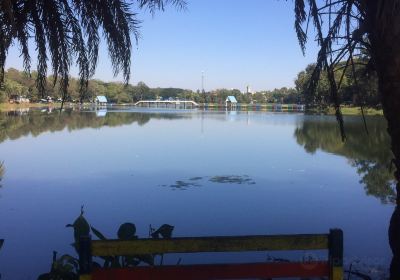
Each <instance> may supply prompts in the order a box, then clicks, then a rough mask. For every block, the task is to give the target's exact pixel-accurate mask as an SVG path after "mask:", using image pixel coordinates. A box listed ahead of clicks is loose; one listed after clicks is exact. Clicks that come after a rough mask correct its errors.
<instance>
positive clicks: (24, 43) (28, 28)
mask: <svg viewBox="0 0 400 280" xmlns="http://www.w3.org/2000/svg"><path fill="white" fill-rule="evenodd" d="M134 4H135V5H134ZM166 4H172V5H174V6H176V7H179V8H184V7H185V5H186V4H185V1H184V0H135V1H133V0H132V1H126V0H90V1H87V0H1V1H0V27H1V28H0V85H1V84H2V83H3V81H4V66H5V61H6V57H7V51H8V49H9V48H10V46H11V45H12V43H13V42H17V43H18V44H19V45H20V47H21V55H22V57H23V62H24V67H25V70H26V71H27V72H29V70H30V67H31V50H30V49H29V45H28V42H29V40H30V38H32V37H33V40H34V42H35V44H36V51H37V72H38V75H37V80H36V86H37V88H38V90H39V92H41V93H42V95H44V94H45V85H46V74H47V68H48V60H50V62H51V67H52V72H53V75H54V84H56V82H57V81H58V80H59V82H60V88H61V92H62V96H63V100H65V99H66V98H67V93H68V92H67V89H68V82H69V79H68V75H69V71H70V66H71V65H72V64H73V63H75V64H76V65H77V66H78V68H79V75H80V98H81V101H82V100H83V98H84V97H85V92H86V88H87V85H88V79H89V78H90V77H91V76H92V75H93V74H94V72H95V69H96V65H97V60H98V51H99V42H100V34H99V32H100V31H102V32H103V37H104V39H105V41H106V43H107V47H108V53H109V56H110V58H111V62H112V66H113V72H114V75H117V74H118V73H119V72H120V71H122V73H123V77H124V79H125V81H126V82H127V81H128V80H129V77H130V74H131V73H130V66H131V51H132V41H131V35H132V34H133V37H134V38H135V39H136V40H137V39H138V37H139V32H138V28H139V24H140V21H139V20H138V19H137V13H135V12H133V7H136V9H148V10H149V11H150V12H151V13H154V12H155V11H156V10H163V9H164V7H165V5H166Z"/></svg>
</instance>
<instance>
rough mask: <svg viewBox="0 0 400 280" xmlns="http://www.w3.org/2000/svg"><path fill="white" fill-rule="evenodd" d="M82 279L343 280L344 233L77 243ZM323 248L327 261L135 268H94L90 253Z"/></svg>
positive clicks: (118, 254)
mask: <svg viewBox="0 0 400 280" xmlns="http://www.w3.org/2000/svg"><path fill="white" fill-rule="evenodd" d="M79 247H80V254H79V261H80V273H81V276H80V279H81V280H84V279H86V280H88V279H91V280H108V279H115V280H122V279H140V280H158V279H177V280H179V279H182V280H183V279H185V280H189V279H191V280H200V279H243V278H264V279H265V278H268V279H269V278H282V277H323V276H327V277H329V279H332V280H339V279H340V280H342V279H343V232H342V230H340V229H332V230H330V232H329V234H295V235H256V236H219V237H185V238H170V239H137V240H129V241H124V240H94V241H92V240H91V239H90V237H84V238H82V239H81V241H80V246H79ZM290 250H327V251H328V256H327V261H308V262H287V263H286V262H282V263H279V262H278V263H277V262H273V263H268V262H267V263H244V264H218V265H217V264H211V265H179V266H176V265H175V266H171V265H165V266H139V267H135V268H117V269H96V270H93V271H92V267H91V266H92V256H103V257H105V256H129V255H145V254H167V253H200V252H244V251H290Z"/></svg>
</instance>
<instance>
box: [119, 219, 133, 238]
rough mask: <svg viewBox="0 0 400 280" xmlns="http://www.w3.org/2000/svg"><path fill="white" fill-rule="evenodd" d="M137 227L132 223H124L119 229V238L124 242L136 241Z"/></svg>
mask: <svg viewBox="0 0 400 280" xmlns="http://www.w3.org/2000/svg"><path fill="white" fill-rule="evenodd" d="M135 233H136V226H135V225H134V224H132V223H124V224H122V225H121V226H120V227H119V229H118V233H117V234H118V238H119V239H122V240H132V239H136V238H137V236H136V235H135Z"/></svg>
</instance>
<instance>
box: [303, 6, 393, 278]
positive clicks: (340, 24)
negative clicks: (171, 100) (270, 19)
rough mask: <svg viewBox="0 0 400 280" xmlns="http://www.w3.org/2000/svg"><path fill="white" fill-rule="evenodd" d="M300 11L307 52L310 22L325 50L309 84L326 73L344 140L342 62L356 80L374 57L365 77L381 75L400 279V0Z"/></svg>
mask: <svg viewBox="0 0 400 280" xmlns="http://www.w3.org/2000/svg"><path fill="white" fill-rule="evenodd" d="M295 14H296V19H295V29H296V32H297V37H298V39H299V42H300V46H301V48H302V50H303V52H304V49H305V44H306V42H307V28H308V26H309V23H310V22H311V23H312V25H313V26H314V27H315V30H316V34H317V35H316V40H317V42H318V44H319V46H320V50H319V53H318V59H317V64H316V67H315V71H314V72H313V76H312V79H311V82H310V85H309V86H310V90H311V91H313V90H315V88H316V86H317V84H318V80H319V76H320V74H321V72H322V71H323V70H325V71H327V73H328V78H329V82H330V92H331V95H332V100H333V104H334V106H335V108H336V117H337V119H338V121H339V124H340V128H341V133H342V137H343V139H345V131H344V128H343V119H342V115H341V113H340V107H339V106H340V100H339V96H338V88H340V86H341V82H342V78H341V79H340V80H339V81H338V82H336V81H335V76H334V74H335V73H334V72H335V70H336V69H337V66H338V64H339V62H340V61H343V60H344V61H346V64H345V66H343V67H344V68H345V69H347V68H348V67H350V69H352V71H353V74H354V75H353V76H354V78H355V81H356V83H357V76H356V75H355V74H356V73H355V70H354V69H355V67H354V66H355V64H356V63H357V62H356V59H355V58H356V57H363V58H364V59H365V58H368V59H369V60H368V62H367V66H368V67H367V70H368V71H366V73H365V75H368V74H369V73H368V72H369V71H376V73H377V75H378V80H379V91H380V98H381V102H382V106H383V112H384V115H385V117H386V119H387V121H388V129H387V130H388V133H389V135H390V137H391V149H392V152H393V154H394V159H393V163H394V165H395V167H396V171H395V178H396V180H397V185H396V192H397V197H396V202H397V207H396V209H395V211H394V213H393V215H392V218H391V222H390V228H389V242H390V246H391V249H392V251H393V261H392V265H391V279H400V114H399V111H400V0H323V1H317V0H295ZM304 27H306V28H305V29H304ZM344 72H345V71H343V73H344Z"/></svg>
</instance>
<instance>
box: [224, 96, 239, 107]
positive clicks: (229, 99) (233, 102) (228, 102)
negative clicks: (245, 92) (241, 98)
mask: <svg viewBox="0 0 400 280" xmlns="http://www.w3.org/2000/svg"><path fill="white" fill-rule="evenodd" d="M237 103H238V102H237V100H236V98H235V97H234V96H232V95H229V96H228V97H227V98H226V100H225V106H226V107H227V108H232V107H234V108H236V105H237Z"/></svg>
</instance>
